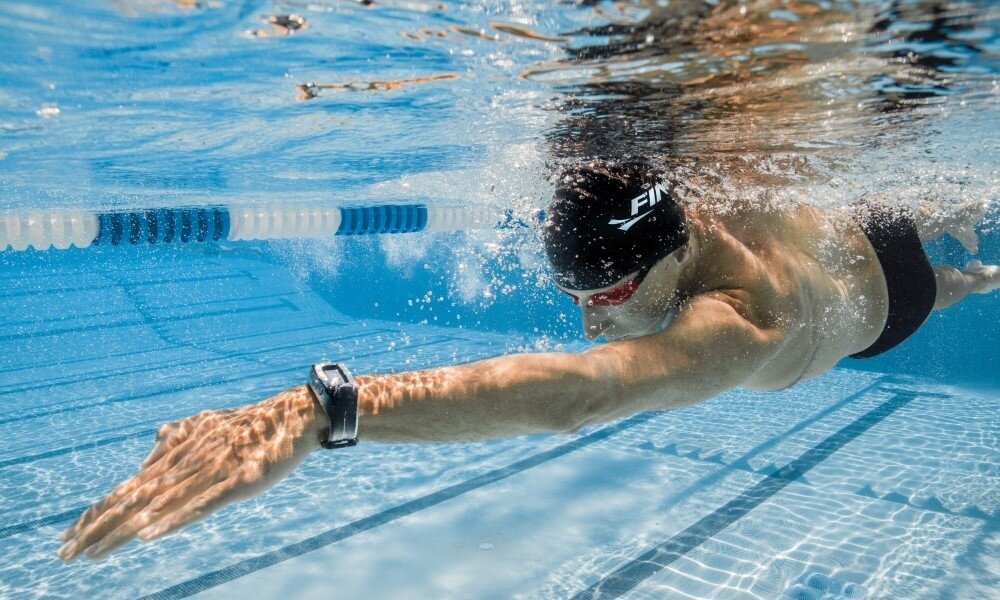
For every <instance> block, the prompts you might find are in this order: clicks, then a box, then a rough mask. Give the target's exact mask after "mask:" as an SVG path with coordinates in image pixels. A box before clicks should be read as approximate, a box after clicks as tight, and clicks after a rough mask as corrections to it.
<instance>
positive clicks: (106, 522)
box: [58, 441, 200, 561]
mask: <svg viewBox="0 0 1000 600" xmlns="http://www.w3.org/2000/svg"><path fill="white" fill-rule="evenodd" d="M193 446H194V444H193V443H192V441H188V442H186V443H183V444H181V445H180V446H178V447H176V448H174V449H173V450H172V451H170V452H169V453H168V454H167V455H166V457H165V458H164V459H163V460H161V461H158V462H157V463H156V464H155V465H154V466H152V467H150V468H148V469H143V470H142V471H140V472H139V473H137V474H136V475H135V476H133V477H132V478H130V479H127V480H125V481H123V482H122V483H120V484H118V486H117V487H115V489H114V490H112V491H111V493H110V494H108V495H107V497H105V498H104V499H103V500H101V501H100V502H97V503H96V504H94V505H93V506H91V507H90V508H88V509H87V510H86V511H84V513H83V514H82V515H80V517H79V518H78V519H77V520H76V522H75V523H73V524H72V525H71V526H70V527H68V528H67V529H66V531H65V532H63V535H62V538H63V540H64V541H65V542H66V543H65V544H63V546H62V547H61V548H60V549H59V552H58V554H59V557H60V558H62V559H63V560H66V561H69V560H73V559H74V558H76V557H77V556H79V555H80V553H81V552H82V551H83V550H85V549H86V547H87V546H89V545H90V544H91V543H92V541H93V539H95V536H97V534H98V533H100V532H102V531H105V530H106V529H107V528H108V527H116V526H117V523H118V522H119V521H120V519H121V518H122V517H123V515H125V514H126V512H127V511H131V510H141V509H142V508H143V507H145V505H146V504H147V503H148V502H149V501H150V500H151V499H152V498H153V497H155V496H156V493H155V491H156V490H157V489H160V488H162V487H164V486H173V485H175V484H176V482H177V481H179V480H180V477H181V476H182V475H185V474H187V475H190V474H191V473H193V472H194V471H195V470H197V469H198V467H199V466H200V465H199V461H200V457H199V455H197V454H195V455H191V454H189V451H190V450H191V449H192V447H193ZM175 465H177V466H178V469H176V470H175V469H173V467H174V466H175ZM185 476H186V475H185Z"/></svg>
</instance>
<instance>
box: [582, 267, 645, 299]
mask: <svg viewBox="0 0 1000 600" xmlns="http://www.w3.org/2000/svg"><path fill="white" fill-rule="evenodd" d="M645 276H646V273H645V272H643V273H640V274H639V276H638V277H635V278H634V279H632V280H630V281H627V282H625V283H623V284H621V285H620V286H618V287H615V288H611V289H610V290H608V291H606V292H601V293H600V294H594V295H593V296H590V297H588V298H587V306H591V305H594V306H618V305H620V304H624V303H625V302H626V301H627V300H628V299H629V298H631V297H632V294H634V293H635V291H636V290H637V289H639V285H640V284H642V280H643V278H645ZM563 293H564V294H566V295H567V296H569V297H570V298H572V299H573V303H574V304H577V305H578V304H580V296H577V295H576V294H573V293H570V292H567V291H566V290H563Z"/></svg>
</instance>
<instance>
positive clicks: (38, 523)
mask: <svg viewBox="0 0 1000 600" xmlns="http://www.w3.org/2000/svg"><path fill="white" fill-rule="evenodd" d="M892 379H893V378H892V376H891V375H883V376H882V377H879V378H878V379H876V380H875V381H873V382H872V383H870V384H868V385H867V386H865V387H863V388H861V389H860V390H858V391H856V392H854V393H852V394H850V395H848V396H846V397H845V398H842V399H841V400H839V401H838V402H835V403H834V404H832V405H830V406H828V407H826V408H824V409H823V410H821V411H819V412H818V413H816V414H815V415H813V416H811V417H809V418H807V419H804V420H802V421H799V422H798V423H796V424H795V425H794V426H793V427H792V428H790V429H788V430H786V431H785V432H784V433H782V434H780V435H777V436H774V437H773V438H770V439H768V440H765V441H764V442H762V443H760V444H758V445H757V446H755V447H754V448H752V449H750V450H748V451H747V452H745V453H744V454H743V455H741V456H740V457H739V458H737V459H736V460H735V461H733V462H732V463H731V464H730V465H728V466H730V467H733V468H739V467H737V466H735V465H740V464H742V463H747V466H748V468H749V464H748V462H749V460H750V459H752V458H754V457H755V456H756V455H757V454H759V453H760V452H763V451H764V450H767V449H769V448H772V447H774V446H775V445H777V444H778V443H779V442H781V440H784V439H785V438H787V437H789V436H791V435H792V434H795V433H798V432H799V431H802V430H804V429H805V428H806V427H808V426H809V425H812V424H814V423H816V422H818V421H820V420H822V419H824V418H826V417H827V416H829V415H830V414H832V413H834V412H836V411H838V410H840V409H841V408H844V407H845V406H847V405H848V404H851V403H852V402H854V401H855V400H857V399H859V398H862V397H864V396H865V395H867V394H868V393H869V392H872V391H874V390H876V389H881V386H882V385H883V384H885V383H887V382H890V381H892ZM154 433H156V430H155V429H144V430H142V431H138V432H135V433H132V434H127V435H126V436H118V437H115V438H109V439H107V440H98V441H97V442H96V443H94V442H91V443H90V444H89V445H86V446H79V447H74V448H72V449H73V450H87V449H90V448H93V447H96V446H101V445H105V444H108V443H113V442H118V441H122V440H123V439H129V438H133V437H139V436H142V435H153V434H154ZM52 452H57V453H58V454H64V453H65V452H66V449H65V448H63V449H59V450H55V451H52ZM55 455H57V454H51V455H50V454H44V455H34V458H36V459H37V458H39V457H41V458H49V457H50V456H55ZM3 466H9V465H7V464H5V463H3V462H0V467H3ZM726 474H727V473H726V472H718V473H714V474H712V475H709V476H707V477H705V478H703V479H701V480H700V481H698V482H697V483H695V484H694V485H693V486H691V489H701V488H703V487H705V486H709V485H714V484H715V483H716V482H718V481H719V480H721V479H722V478H723V477H725V476H726ZM87 506H89V505H87ZM87 506H78V507H76V508H72V509H69V510H65V511H63V512H60V513H57V514H53V515H48V516H45V517H39V518H37V519H31V520H28V521H23V522H21V523H15V524H14V525H8V526H7V527H0V539H3V538H5V537H9V536H12V535H14V534H17V533H26V532H28V531H32V530H35V529H38V528H39V527H45V526H47V525H54V524H56V523H60V522H63V521H68V520H70V519H76V518H77V517H78V516H80V514H81V513H83V511H84V510H86V509H87Z"/></svg>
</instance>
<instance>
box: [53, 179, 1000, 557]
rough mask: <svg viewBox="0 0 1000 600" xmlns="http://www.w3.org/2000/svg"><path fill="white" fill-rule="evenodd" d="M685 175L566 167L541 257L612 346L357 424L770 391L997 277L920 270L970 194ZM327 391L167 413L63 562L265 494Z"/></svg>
mask: <svg viewBox="0 0 1000 600" xmlns="http://www.w3.org/2000/svg"><path fill="white" fill-rule="evenodd" d="M680 187H681V186H675V185H672V184H671V182H670V181H669V180H667V179H665V178H664V176H663V174H662V173H658V172H657V171H656V170H655V169H652V168H650V167H649V166H647V165H642V164H634V165H619V166H610V165H604V164H591V165H587V166H583V167H578V168H573V169H570V170H568V171H567V172H566V173H565V174H564V175H563V176H562V178H561V179H560V181H559V183H558V186H557V190H556V194H555V199H554V201H553V202H552V205H551V206H550V209H549V212H548V218H547V221H546V223H545V226H544V231H543V240H544V242H545V247H546V253H547V255H548V258H549V260H550V262H551V264H552V269H553V276H554V279H555V281H556V283H557V285H558V287H559V288H560V289H561V290H562V291H564V292H566V293H567V294H570V295H571V296H572V297H573V299H574V300H575V301H576V303H577V304H578V305H579V306H580V310H581V312H582V315H583V325H584V332H585V334H586V336H587V338H588V339H591V340H593V339H596V338H598V337H602V336H603V337H604V338H606V339H607V340H608V342H609V343H607V344H603V345H598V346H595V347H593V348H590V349H588V350H587V351H585V352H582V353H579V354H571V353H535V354H516V355H509V356H502V357H499V358H494V359H490V360H484V361H479V362H475V363H470V364H465V365H455V366H447V367H441V368H435V369H428V370H424V371H414V372H407V373H399V374H392V375H370V376H362V377H358V378H357V384H358V390H359V395H358V413H359V415H358V418H359V422H360V436H361V438H362V439H363V440H364V441H365V442H368V441H393V442H454V441H464V440H481V439H489V438H498V437H506V436H515V435H523V434H529V433H538V432H551V431H554V432H572V431H576V430H578V429H579V428H581V427H584V426H587V425H593V424H597V423H603V422H607V421H611V420H614V419H619V418H622V417H625V416H627V415H631V414H633V413H637V412H641V411H649V410H666V409H673V408H679V407H683V406H688V405H691V404H694V403H697V402H701V401H703V400H706V399H708V398H711V397H713V396H715V395H717V394H719V393H721V392H723V391H725V390H728V389H731V388H733V387H737V386H740V387H747V388H752V389H758V390H778V389H782V388H786V387H788V386H791V385H794V384H795V383H796V382H798V381H800V380H803V379H806V378H810V377H816V376H818V375H820V374H821V373H823V372H825V371H827V370H828V369H830V368H831V367H833V366H834V365H835V364H836V363H837V362H838V361H839V360H841V359H842V358H844V357H845V356H856V357H866V356H873V355H875V354H878V353H880V352H884V351H885V350H887V349H889V348H891V347H893V346H895V345H897V344H899V343H900V342H902V341H903V340H904V339H905V338H906V337H907V336H909V335H910V334H912V333H913V331H915V330H916V329H917V328H918V327H919V326H920V324H921V323H922V322H923V321H924V319H926V317H927V315H928V314H929V313H930V312H931V310H932V309H934V308H943V307H946V306H949V305H951V304H954V303H955V302H958V301H960V300H961V299H962V298H965V297H966V296H967V295H969V294H972V293H986V292H988V291H991V290H993V289H996V288H997V287H1000V267H996V266H984V265H982V264H981V263H979V262H978V261H973V262H971V263H970V264H969V265H968V266H967V267H966V268H965V269H964V270H961V271H960V270H958V269H955V268H953V267H947V266H937V267H932V266H931V265H930V263H929V262H928V260H927V257H926V255H925V254H924V251H923V249H922V247H921V241H922V240H923V241H926V240H929V239H933V238H935V237H938V236H940V235H943V234H944V233H949V234H951V235H954V236H956V237H958V238H959V239H960V240H961V241H962V242H963V243H964V244H965V245H966V247H967V248H968V249H969V250H970V251H973V252H974V251H975V250H976V248H975V246H976V243H977V240H976V237H975V233H974V230H973V226H974V225H975V224H976V222H977V221H978V220H980V219H981V218H982V217H983V215H984V207H983V206H981V205H962V206H960V207H958V208H956V209H954V210H952V211H945V212H942V213H935V212H934V211H931V210H929V209H925V208H922V209H918V210H915V211H912V212H908V211H891V210H888V209H887V208H884V207H878V206H876V205H859V206H857V207H854V208H852V209H851V210H850V211H849V214H837V213H834V212H825V211H822V210H820V209H818V208H815V207H811V206H790V207H777V206H766V207H761V206H752V205H749V204H742V205H741V204H738V203H737V204H733V205H728V206H726V207H713V206H708V205H705V204H699V203H697V202H695V201H687V200H682V199H681V196H682V194H681V191H682V190H681V189H680ZM322 395H323V392H322V390H321V391H320V392H319V394H318V395H317V393H314V392H313V391H311V389H310V388H309V387H308V386H305V385H303V386H299V387H295V388H291V389H289V390H287V391H285V392H282V393H280V394H278V395H276V396H274V397H272V398H270V399H268V400H265V401H263V402H260V403H258V404H253V405H250V406H246V407H242V408H237V409H232V410H210V411H204V412H201V413H198V414H196V415H193V416H191V417H188V418H186V419H183V420H181V421H178V422H175V423H171V424H168V425H164V426H163V427H161V428H160V430H159V432H158V434H157V436H156V442H155V445H154V447H153V449H152V451H151V452H150V454H149V456H148V457H147V458H146V459H145V461H144V462H143V465H142V470H141V471H140V472H139V473H138V474H137V475H135V476H134V477H132V478H131V479H129V480H127V481H125V482H123V483H122V484H120V485H119V486H118V487H116V488H115V489H114V490H113V491H112V492H111V493H110V494H109V495H108V496H107V497H106V498H105V499H104V500H102V501H101V502H98V503H97V504H95V505H94V506H92V507H91V508H89V509H88V510H87V511H86V512H84V514H83V515H81V517H80V518H79V519H78V520H77V521H76V523H74V524H73V525H72V526H70V527H69V528H68V529H67V530H66V531H65V532H64V534H63V539H64V541H65V543H64V545H63V546H62V547H61V548H60V550H59V556H60V557H61V558H62V559H63V560H67V561H69V560H73V559H75V558H76V557H78V556H80V555H81V554H86V556H88V557H90V558H100V557H103V556H106V555H107V554H108V553H110V552H111V551H113V550H114V549H115V548H117V547H119V546H121V545H122V544H124V543H126V542H128V541H129V540H131V539H132V538H134V537H136V536H138V537H139V538H141V539H143V540H151V539H154V538H158V537H160V536H163V535H166V534H168V533H170V532H172V531H175V530H177V529H178V528H180V527H183V526H185V525H187V524H190V523H192V522H194V521H196V520H198V519H199V518H202V517H204V516H205V515H208V514H210V513H211V512H213V511H215V510H217V509H219V508H220V507H222V506H224V505H225V504H228V503H231V502H234V501H237V500H240V499H245V498H248V497H250V496H253V495H255V494H258V493H260V492H263V491H264V490H266V489H267V488H269V487H270V486H272V485H273V484H274V483H276V482H277V481H278V480H280V479H281V478H282V477H284V476H285V475H287V474H288V473H289V472H290V471H291V470H292V469H293V468H295V466H296V465H298V464H299V463H300V462H301V461H302V460H303V459H304V458H305V457H306V456H307V455H308V454H309V453H311V452H312V451H313V450H315V449H316V448H317V447H319V446H320V443H321V441H323V442H324V443H326V442H328V441H329V439H330V438H331V436H332V431H331V430H332V427H331V420H330V418H329V416H328V412H327V411H328V406H327V404H328V400H324V401H322V402H321V401H320V400H319V397H321V396H322Z"/></svg>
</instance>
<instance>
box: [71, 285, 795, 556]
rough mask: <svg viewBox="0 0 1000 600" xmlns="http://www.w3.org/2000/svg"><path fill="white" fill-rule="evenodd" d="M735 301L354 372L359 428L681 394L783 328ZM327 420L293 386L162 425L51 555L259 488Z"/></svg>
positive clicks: (560, 425) (466, 426)
mask: <svg viewBox="0 0 1000 600" xmlns="http://www.w3.org/2000/svg"><path fill="white" fill-rule="evenodd" d="M744 308H745V307H744V305H742V304H741V303H740V302H739V300H736V299H733V298H731V297H729V296H724V295H721V294H720V295H718V296H711V295H706V296H700V297H698V298H695V299H694V300H692V301H690V302H689V303H688V304H687V305H686V306H685V307H684V308H683V309H682V310H680V311H679V313H678V315H677V317H676V318H675V320H674V322H673V323H672V324H671V326H670V327H669V328H668V329H667V330H666V331H664V332H662V333H659V334H655V335H650V336H646V337H642V338H636V339H633V340H623V341H619V342H614V343H611V344H606V345H604V346H598V347H596V348H593V349H591V350H589V351H587V352H584V353H581V354H566V353H546V354H520V355H512V356H505V357H500V358H495V359H491V360H485V361H480V362H475V363H470V364H466V365H459V366H453V367H443V368H438V369H430V370H426V371H417V372H411V373H401V374H395V375H383V376H367V377H359V378H358V382H359V384H360V386H359V392H360V394H359V403H360V409H361V421H360V422H361V426H360V435H361V437H362V439H363V440H364V441H369V440H371V441H425V442H451V441H464V440H478V439H488V438H497V437H507V436H514V435H521V434H527V433H535V432H543V431H565V432H569V431H574V430H576V429H578V428H580V427H582V426H585V425H591V424H595V423H600V422H605V421H610V420H614V419H617V418H620V417H623V416H626V415H630V414H633V413H636V412H641V411H646V410H662V409H670V408H676V407H680V406H685V405H689V404H693V403H696V402H699V401H702V400H705V399H707V398H710V397H712V396H714V395H716V394H718V393H719V392H722V391H724V390H726V389H729V388H731V387H734V386H737V385H740V384H741V383H743V382H745V381H746V380H747V379H748V378H749V377H750V376H751V375H752V374H753V373H755V372H756V371H757V370H758V369H759V368H760V367H761V366H762V365H764V364H766V362H767V361H768V360H769V359H770V357H771V356H773V355H774V353H775V352H776V351H777V349H778V347H779V345H780V342H781V339H782V338H783V335H782V334H781V332H780V331H778V330H777V329H776V328H765V327H760V326H758V325H755V324H753V323H752V322H751V321H750V320H748V319H746V318H744V316H742V314H745V313H746V310H744ZM741 313H742V314H741ZM328 425H329V422H328V420H327V417H326V414H325V413H324V412H323V410H322V408H320V406H319V403H318V402H316V401H315V400H314V399H313V397H312V395H311V393H310V392H309V391H308V390H307V388H306V387H305V386H299V387H295V388H291V389H289V390H287V391H285V392H282V393H280V394H278V395H276V396H274V397H272V398H269V399H268V400H265V401H263V402H260V403H257V404H252V405H249V406H245V407H242V408H237V409H232V410H216V411H204V412H201V413H198V414H196V415H193V416H190V417H188V418H186V419H183V420H181V421H177V422H175V423H171V424H168V425H164V426H163V427H161V428H160V430H159V432H158V433H157V436H156V442H155V444H154V447H153V450H152V452H150V454H149V456H148V457H147V458H146V460H145V461H144V462H143V465H142V470H141V471H140V472H139V473H138V474H136V475H135V476H134V477H132V478H131V479H129V480H127V481H125V482H123V483H121V484H120V485H118V487H116V488H115V489H114V490H112V492H111V493H110V494H109V495H108V496H107V497H106V498H105V499H104V500H102V501H101V502H98V503H97V504H95V505H94V506H92V507H91V508H89V509H87V511H86V512H84V514H83V515H81V517H80V518H79V519H78V520H77V521H76V523H74V524H73V525H72V526H70V527H69V528H68V529H67V530H66V531H65V532H64V533H63V540H64V541H65V543H64V544H63V546H62V547H61V548H60V549H59V556H60V557H61V558H62V559H63V560H67V561H68V560H73V559H74V558H76V557H78V556H79V555H80V554H82V553H86V555H87V556H88V557H90V558H101V557H103V556H106V555H107V554H108V553H110V552H111V551H113V550H114V549H116V548H118V547H119V546H121V545H122V544H124V543H126V542H128V541H129V540H131V539H132V538H134V537H136V535H138V536H139V537H140V538H141V539H143V540H151V539H154V538H158V537H160V536H163V535H166V534H168V533H170V532H172V531H175V530H177V529H179V528H181V527H183V526H185V525H188V524H190V523H192V522H194V521H197V520H198V519H200V518H203V517H204V516H206V515H208V514H210V513H212V512H214V511H216V510H218V509H219V508H221V507H222V506H224V505H226V504H229V503H231V502H236V501H238V500H243V499H246V498H249V497H251V496H254V495H256V494H259V493H261V492H263V491H264V490H266V489H267V488H269V487H271V486H272V485H274V484H275V483H277V482H278V481H279V480H280V479H282V478H283V477H284V476H285V475H287V474H288V473H289V472H291V470H292V469H294V468H295V467H296V466H297V465H298V464H299V463H300V462H301V461H302V460H304V459H305V457H306V456H308V455H309V453H310V452H312V451H313V450H315V449H316V448H317V447H318V446H319V437H320V433H321V432H322V431H323V430H324V429H326V428H327V426H328ZM338 458H339V457H338Z"/></svg>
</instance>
